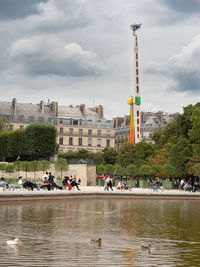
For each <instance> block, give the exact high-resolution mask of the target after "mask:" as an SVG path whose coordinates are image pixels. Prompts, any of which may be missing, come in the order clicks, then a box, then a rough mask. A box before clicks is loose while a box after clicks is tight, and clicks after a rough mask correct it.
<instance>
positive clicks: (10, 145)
mask: <svg viewBox="0 0 200 267" xmlns="http://www.w3.org/2000/svg"><path fill="white" fill-rule="evenodd" d="M56 135H57V131H56V128H55V126H53V125H45V124H30V125H28V126H27V127H26V128H25V129H19V130H15V131H12V130H10V131H9V130H4V131H1V132H0V156H2V157H5V159H6V160H7V161H10V162H11V161H15V160H16V159H17V158H18V157H19V158H20V159H21V160H23V161H24V160H38V159H49V157H50V156H53V155H55V154H56V153H57V151H58V145H57V143H56Z"/></svg>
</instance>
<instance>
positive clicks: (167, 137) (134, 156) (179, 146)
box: [59, 103, 200, 178]
mask: <svg viewBox="0 0 200 267" xmlns="http://www.w3.org/2000/svg"><path fill="white" fill-rule="evenodd" d="M153 140H154V142H155V144H148V143H146V142H144V141H142V142H140V143H138V144H135V145H133V144H124V146H123V147H121V148H120V150H119V151H116V150H115V149H113V148H105V149H104V150H103V151H102V152H97V153H92V152H88V151H86V150H80V151H75V152H66V153H59V157H63V158H65V159H71V158H74V159H79V158H82V159H91V160H93V162H94V164H96V165H97V173H98V174H106V173H108V174H118V175H129V176H132V177H135V176H142V177H151V176H159V177H163V178H172V177H173V178H189V177H193V178H195V177H200V103H197V104H196V105H189V106H187V107H184V109H183V114H181V115H179V116H178V118H177V120H176V121H174V122H172V123H169V124H168V125H167V126H166V127H163V128H161V129H160V130H159V131H157V132H155V133H154V134H153Z"/></svg>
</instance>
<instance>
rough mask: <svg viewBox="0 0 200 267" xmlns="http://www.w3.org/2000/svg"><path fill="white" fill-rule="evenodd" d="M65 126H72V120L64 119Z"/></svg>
mask: <svg viewBox="0 0 200 267" xmlns="http://www.w3.org/2000/svg"><path fill="white" fill-rule="evenodd" d="M63 124H64V125H72V120H71V119H64V120H63Z"/></svg>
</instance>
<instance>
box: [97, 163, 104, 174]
mask: <svg viewBox="0 0 200 267" xmlns="http://www.w3.org/2000/svg"><path fill="white" fill-rule="evenodd" d="M105 173H106V171H105V165H103V164H99V165H98V166H97V174H98V175H102V174H105Z"/></svg>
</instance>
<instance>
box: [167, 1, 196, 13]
mask: <svg viewBox="0 0 200 267" xmlns="http://www.w3.org/2000/svg"><path fill="white" fill-rule="evenodd" d="M164 3H165V4H166V5H167V6H169V7H170V9H171V10H173V11H176V12H181V13H196V12H200V1H199V0H189V1H188V0H164Z"/></svg>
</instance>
